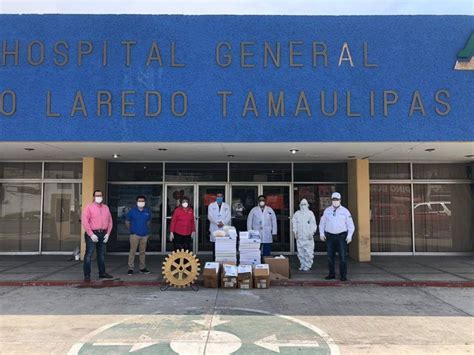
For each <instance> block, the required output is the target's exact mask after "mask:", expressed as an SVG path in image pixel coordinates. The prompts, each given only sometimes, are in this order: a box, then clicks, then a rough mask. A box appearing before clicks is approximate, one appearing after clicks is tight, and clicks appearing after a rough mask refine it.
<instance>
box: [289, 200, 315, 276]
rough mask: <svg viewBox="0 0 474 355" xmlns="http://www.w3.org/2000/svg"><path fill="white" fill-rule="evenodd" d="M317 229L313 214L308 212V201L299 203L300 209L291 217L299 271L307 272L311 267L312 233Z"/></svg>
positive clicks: (312, 255) (312, 256) (312, 253)
mask: <svg viewBox="0 0 474 355" xmlns="http://www.w3.org/2000/svg"><path fill="white" fill-rule="evenodd" d="M317 228H318V226H317V224H316V218H315V217H314V213H313V212H312V211H310V209H309V205H308V201H307V200H306V199H305V198H304V199H302V200H301V202H300V209H299V211H296V212H295V214H294V215H293V233H294V234H295V239H296V247H297V248H298V259H300V264H301V266H300V270H303V271H309V270H310V269H311V266H313V258H314V233H316V229H317Z"/></svg>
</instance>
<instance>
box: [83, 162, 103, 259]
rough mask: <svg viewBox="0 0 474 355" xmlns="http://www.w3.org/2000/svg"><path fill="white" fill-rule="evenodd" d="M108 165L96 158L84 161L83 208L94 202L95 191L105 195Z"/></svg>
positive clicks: (84, 245)
mask: <svg viewBox="0 0 474 355" xmlns="http://www.w3.org/2000/svg"><path fill="white" fill-rule="evenodd" d="M106 173H107V163H106V161H105V160H102V159H97V158H94V157H84V158H83V159H82V208H84V207H85V206H87V204H89V203H91V202H92V201H93V193H94V191H95V190H101V191H102V192H103V193H104V194H105V187H106V185H105V184H106V179H107V176H106ZM83 235H84V228H81V260H84V253H85V251H86V243H85V241H84V238H83Z"/></svg>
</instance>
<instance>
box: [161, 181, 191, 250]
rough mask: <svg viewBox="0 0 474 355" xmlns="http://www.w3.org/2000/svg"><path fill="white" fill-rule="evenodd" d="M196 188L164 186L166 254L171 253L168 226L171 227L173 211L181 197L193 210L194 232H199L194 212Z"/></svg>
mask: <svg viewBox="0 0 474 355" xmlns="http://www.w3.org/2000/svg"><path fill="white" fill-rule="evenodd" d="M195 189H196V186H195V185H194V184H192V185H176V184H174V185H167V186H166V215H165V216H166V217H165V219H166V229H165V234H164V238H165V240H166V243H165V244H166V247H165V251H166V252H171V251H173V243H172V242H170V238H169V235H170V225H171V217H172V216H173V212H174V210H175V209H176V208H177V207H179V205H180V200H181V199H182V198H183V197H187V198H189V203H190V205H191V207H192V208H193V210H194V218H195V222H196V230H199V229H198V228H199V225H198V224H199V223H198V219H197V212H196V210H197V209H198V208H199V207H198V206H197V203H196V202H197V200H196V193H195ZM192 245H193V252H195V251H196V240H193V244H192Z"/></svg>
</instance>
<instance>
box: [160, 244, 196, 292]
mask: <svg viewBox="0 0 474 355" xmlns="http://www.w3.org/2000/svg"><path fill="white" fill-rule="evenodd" d="M199 266H200V263H199V259H198V258H197V257H196V256H195V255H194V254H193V253H191V252H190V251H188V250H184V249H181V250H177V251H174V252H172V253H171V254H169V255H168V256H167V257H166V258H165V261H164V262H163V266H162V268H161V269H162V271H163V278H164V280H165V281H166V282H167V283H168V284H169V285H170V286H173V287H186V286H189V285H191V284H194V282H195V281H196V280H197V278H198V276H199V271H200V267H199Z"/></svg>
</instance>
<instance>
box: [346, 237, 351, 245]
mask: <svg viewBox="0 0 474 355" xmlns="http://www.w3.org/2000/svg"><path fill="white" fill-rule="evenodd" d="M346 242H347V244H349V243H350V242H352V235H351V236H350V237H349V236H347V238H346Z"/></svg>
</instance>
